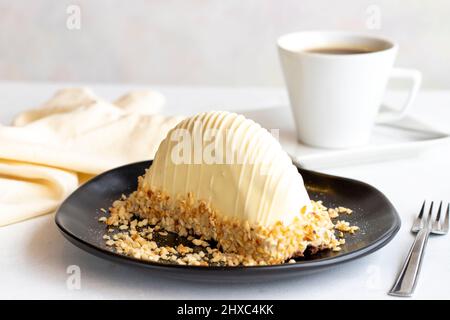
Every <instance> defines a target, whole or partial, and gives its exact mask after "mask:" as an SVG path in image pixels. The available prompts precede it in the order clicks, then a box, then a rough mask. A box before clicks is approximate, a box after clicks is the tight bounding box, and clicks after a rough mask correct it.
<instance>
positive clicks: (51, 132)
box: [0, 88, 181, 226]
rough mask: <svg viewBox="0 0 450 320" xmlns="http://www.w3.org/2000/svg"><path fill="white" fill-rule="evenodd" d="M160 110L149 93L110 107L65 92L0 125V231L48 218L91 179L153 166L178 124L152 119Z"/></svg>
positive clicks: (81, 92) (157, 98)
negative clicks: (140, 164) (147, 163)
mask: <svg viewBox="0 0 450 320" xmlns="http://www.w3.org/2000/svg"><path fill="white" fill-rule="evenodd" d="M163 104H164V98H163V96H162V95H161V94H159V93H157V92H155V91H137V92H131V93H129V94H126V95H124V96H123V97H121V98H119V99H118V100H117V101H115V102H114V103H109V102H107V101H105V100H103V99H101V98H99V97H97V96H96V95H94V93H92V92H91V91H90V90H89V89H86V88H70V89H63V90H61V91H58V92H57V93H56V94H55V96H54V97H53V98H51V99H50V100H49V101H48V102H47V103H45V104H44V105H43V106H41V107H39V108H36V109H33V110H30V111H27V112H24V113H21V114H20V115H18V116H17V118H16V119H15V120H14V121H13V125H12V126H3V125H0V226H2V225H7V224H11V223H14V222H18V221H22V220H25V219H29V218H32V217H35V216H38V215H41V214H45V213H49V212H51V211H53V210H55V208H56V207H57V206H58V205H59V204H60V203H61V201H62V200H64V199H65V197H67V195H68V194H70V193H71V192H72V191H73V190H74V189H75V188H76V187H77V186H78V185H79V184H80V183H82V182H83V181H85V180H86V179H89V177H91V176H92V175H95V174H99V173H101V172H103V171H105V170H109V169H111V168H114V167H117V166H120V165H123V164H126V163H130V162H135V161H140V160H145V159H151V158H153V157H154V155H155V153H156V150H157V148H158V146H159V143H160V142H161V141H162V139H163V138H164V137H165V136H166V134H167V132H168V131H169V130H170V129H171V128H172V127H173V126H175V125H176V124H177V123H178V122H179V121H180V120H181V117H169V116H163V115H159V114H157V112H159V111H160V110H161V108H162V107H163Z"/></svg>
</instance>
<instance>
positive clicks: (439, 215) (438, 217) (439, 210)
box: [436, 201, 442, 222]
mask: <svg viewBox="0 0 450 320" xmlns="http://www.w3.org/2000/svg"><path fill="white" fill-rule="evenodd" d="M441 209H442V201H441V203H440V204H439V209H438V212H437V216H436V221H437V222H439V220H440V219H441Z"/></svg>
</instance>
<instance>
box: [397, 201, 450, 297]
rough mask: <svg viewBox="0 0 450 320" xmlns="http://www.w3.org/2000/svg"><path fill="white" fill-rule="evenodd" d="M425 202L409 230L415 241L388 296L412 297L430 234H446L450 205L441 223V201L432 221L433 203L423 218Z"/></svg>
mask: <svg viewBox="0 0 450 320" xmlns="http://www.w3.org/2000/svg"><path fill="white" fill-rule="evenodd" d="M425 202H426V201H424V202H423V204H422V208H421V209H420V213H419V216H418V217H417V218H416V220H415V221H414V224H413V226H412V228H411V232H413V233H417V235H416V239H415V240H414V243H413V245H412V247H411V249H410V250H409V253H408V256H407V257H406V260H405V263H404V264H403V267H402V270H401V271H400V273H399V275H398V276H397V280H396V281H395V283H394V285H393V287H392V289H391V290H390V291H389V294H390V295H392V296H397V297H411V296H412V294H413V293H414V289H415V288H416V284H417V279H418V277H419V272H420V267H421V265H422V259H423V256H424V252H425V247H426V245H427V241H428V237H429V235H430V233H432V234H437V235H443V234H446V233H448V228H449V211H450V203H449V204H447V211H446V213H445V218H444V221H441V220H442V219H441V211H442V201H441V203H440V205H439V209H438V212H437V215H436V219H435V220H434V221H433V219H432V216H433V202H431V205H430V209H429V211H428V215H425V216H424V211H425Z"/></svg>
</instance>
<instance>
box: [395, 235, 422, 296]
mask: <svg viewBox="0 0 450 320" xmlns="http://www.w3.org/2000/svg"><path fill="white" fill-rule="evenodd" d="M429 235H430V230H429V229H428V228H427V227H425V228H423V229H422V230H420V231H419V232H418V233H417V235H416V239H415V240H414V243H413V245H412V246H411V249H410V250H409V253H408V256H407V257H406V260H405V263H404V264H403V267H402V270H401V271H400V273H399V275H398V276H397V280H396V281H395V283H394V286H393V287H392V289H391V290H390V291H389V294H390V295H392V296H398V297H411V296H412V294H413V292H414V289H415V288H416V284H417V279H418V278H419V272H420V267H421V265H422V258H423V255H424V253H425V247H426V246H427V242H428V237H429Z"/></svg>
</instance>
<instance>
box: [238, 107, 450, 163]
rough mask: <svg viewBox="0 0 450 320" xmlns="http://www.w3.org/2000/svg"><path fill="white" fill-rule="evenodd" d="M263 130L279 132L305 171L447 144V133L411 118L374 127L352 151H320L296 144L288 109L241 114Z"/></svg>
mask: <svg viewBox="0 0 450 320" xmlns="http://www.w3.org/2000/svg"><path fill="white" fill-rule="evenodd" d="M242 113H243V114H244V115H245V116H246V117H248V118H250V119H253V120H255V121H257V122H259V123H260V124H261V125H262V126H263V127H265V128H267V129H269V130H270V129H279V139H280V143H281V144H282V146H283V147H284V149H285V150H286V151H287V152H288V153H289V154H290V156H291V157H292V159H293V161H294V162H297V163H299V164H300V165H301V166H303V167H305V168H308V169H321V168H333V167H341V166H348V165H352V164H361V163H369V162H379V161H386V160H391V159H396V158H404V157H413V156H417V155H419V154H421V153H422V152H424V151H426V150H427V149H428V148H430V147H434V146H436V145H441V144H447V145H448V146H449V147H450V134H449V133H448V132H444V131H441V130H438V129H436V128H434V127H433V126H431V125H429V124H426V123H424V122H423V121H421V120H419V119H418V118H416V117H414V116H413V115H408V116H406V117H405V118H403V119H402V120H399V121H397V122H395V123H391V124H389V125H375V127H374V129H373V133H372V138H371V141H370V143H369V144H368V145H366V146H364V147H358V148H352V149H320V148H315V147H311V146H307V145H304V144H302V143H299V142H298V141H297V139H296V136H295V127H294V123H293V119H292V116H291V113H290V110H289V108H288V107H276V108H267V109H260V110H250V111H245V112H242Z"/></svg>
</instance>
